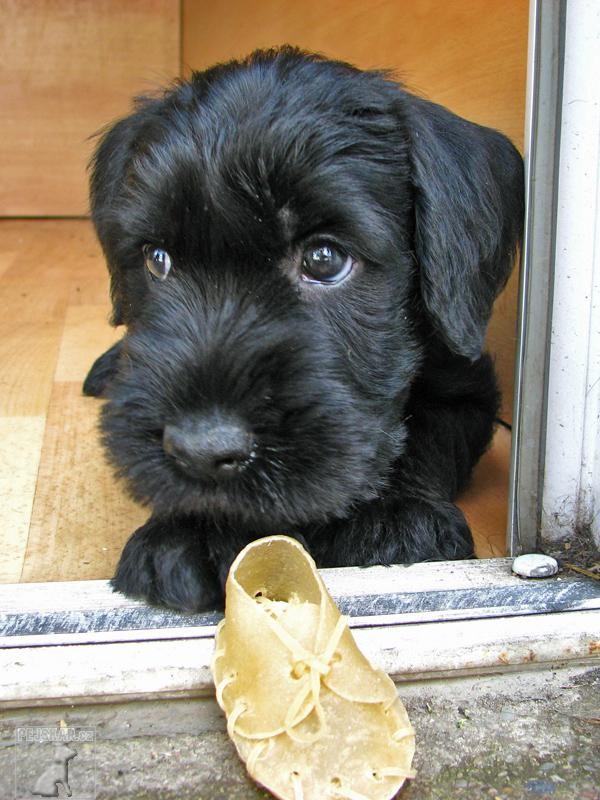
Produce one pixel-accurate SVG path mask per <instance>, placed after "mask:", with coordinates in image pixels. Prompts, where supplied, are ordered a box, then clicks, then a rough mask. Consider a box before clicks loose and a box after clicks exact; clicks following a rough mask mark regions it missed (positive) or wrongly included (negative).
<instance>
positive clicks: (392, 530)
mask: <svg viewBox="0 0 600 800" xmlns="http://www.w3.org/2000/svg"><path fill="white" fill-rule="evenodd" d="M316 533H317V535H316V536H315V535H314V532H312V535H311V533H310V532H309V533H308V538H309V541H311V543H312V549H313V551H314V553H315V556H316V559H317V563H318V565H319V566H320V567H346V566H362V567H367V566H372V565H375V564H386V565H389V564H412V563H415V562H418V561H456V560H459V559H466V558H473V557H474V547H473V538H472V536H471V531H470V530H469V526H468V525H467V522H466V520H465V518H464V516H463V514H462V511H460V509H459V508H457V507H456V506H455V505H454V504H453V503H449V502H447V501H445V500H436V499H432V498H427V499H425V498H422V497H414V496H412V497H395V498H394V499H393V500H390V501H388V502H386V503H371V504H369V505H366V506H363V507H362V508H361V509H357V510H356V511H355V513H354V514H353V516H352V517H350V518H349V519H347V520H338V521H337V522H335V523H334V524H332V525H329V526H327V527H326V528H319V529H317V531H316Z"/></svg>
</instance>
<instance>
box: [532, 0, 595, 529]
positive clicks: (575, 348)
mask: <svg viewBox="0 0 600 800" xmlns="http://www.w3.org/2000/svg"><path fill="white" fill-rule="evenodd" d="M587 525H590V526H591V528H592V531H593V533H594V536H595V537H596V540H597V541H598V542H599V543H600V3H599V2H598V0H568V5H567V15H566V35H565V60H564V87H563V104H562V129H561V146H560V162H559V181H558V205H557V218H556V254H555V275H554V294H553V305H552V332H551V343H550V371H549V384H548V406H547V439H546V450H545V468H544V480H543V497H542V535H543V536H544V537H545V538H547V539H554V540H556V539H561V538H565V537H567V536H569V535H571V534H572V533H573V531H574V530H575V529H577V528H578V527H579V526H587Z"/></svg>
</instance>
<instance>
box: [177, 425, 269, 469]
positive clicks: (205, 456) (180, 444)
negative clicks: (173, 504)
mask: <svg viewBox="0 0 600 800" xmlns="http://www.w3.org/2000/svg"><path fill="white" fill-rule="evenodd" d="M162 443H163V450H164V451H165V453H166V454H167V455H168V456H169V458H170V459H172V461H173V462H174V463H175V464H176V465H177V467H178V468H179V469H181V470H182V471H183V472H185V473H186V474H187V475H189V476H190V477H192V478H197V479H199V480H211V481H223V480H228V479H230V478H232V477H234V476H235V475H237V474H238V473H239V472H241V471H242V470H243V469H244V467H246V466H247V465H248V464H249V463H250V462H251V461H252V460H253V458H254V456H255V442H254V438H253V436H252V433H251V431H250V430H248V428H247V427H246V425H244V423H243V422H242V421H241V420H239V419H238V418H236V417H233V416H227V417H225V416H223V415H221V414H213V415H209V416H204V415H203V416H199V415H191V416H188V417H185V418H183V419H180V420H178V421H177V422H175V423H169V424H168V425H166V426H165V429H164V431H163V439H162Z"/></svg>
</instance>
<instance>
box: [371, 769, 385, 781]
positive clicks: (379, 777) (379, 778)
mask: <svg viewBox="0 0 600 800" xmlns="http://www.w3.org/2000/svg"><path fill="white" fill-rule="evenodd" d="M371 777H372V778H373V780H374V781H382V780H383V776H382V775H380V774H379V772H377V770H375V769H374V770H373V772H372V773H371Z"/></svg>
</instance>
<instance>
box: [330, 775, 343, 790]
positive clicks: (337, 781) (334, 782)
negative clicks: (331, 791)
mask: <svg viewBox="0 0 600 800" xmlns="http://www.w3.org/2000/svg"><path fill="white" fill-rule="evenodd" d="M331 785H332V786H333V787H335V788H336V789H339V788H340V787H341V785H342V780H341V778H338V777H337V775H336V776H335V777H334V778H332V779H331Z"/></svg>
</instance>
